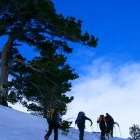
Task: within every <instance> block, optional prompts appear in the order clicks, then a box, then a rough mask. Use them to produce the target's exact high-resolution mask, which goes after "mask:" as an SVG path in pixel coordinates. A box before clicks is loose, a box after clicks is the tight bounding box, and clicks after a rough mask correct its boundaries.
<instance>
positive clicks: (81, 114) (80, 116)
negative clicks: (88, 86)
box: [75, 112, 85, 125]
mask: <svg viewBox="0 0 140 140" xmlns="http://www.w3.org/2000/svg"><path fill="white" fill-rule="evenodd" d="M84 118H85V113H84V112H79V113H78V116H77V119H76V121H75V123H76V124H77V125H78V124H83V123H84Z"/></svg>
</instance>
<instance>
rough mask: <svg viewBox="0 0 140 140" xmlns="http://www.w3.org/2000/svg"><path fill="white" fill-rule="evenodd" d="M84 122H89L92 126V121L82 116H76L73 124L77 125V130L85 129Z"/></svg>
mask: <svg viewBox="0 0 140 140" xmlns="http://www.w3.org/2000/svg"><path fill="white" fill-rule="evenodd" d="M86 120H89V121H90V122H91V125H92V121H91V119H89V118H88V117H86V116H85V115H83V116H78V117H77V119H76V121H75V124H77V126H78V128H81V129H82V128H85V121H86Z"/></svg>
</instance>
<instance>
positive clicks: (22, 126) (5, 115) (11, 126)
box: [0, 106, 124, 140]
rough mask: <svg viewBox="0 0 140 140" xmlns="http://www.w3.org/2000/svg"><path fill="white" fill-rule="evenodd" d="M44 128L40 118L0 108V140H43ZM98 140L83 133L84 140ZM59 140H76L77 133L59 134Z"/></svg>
mask: <svg viewBox="0 0 140 140" xmlns="http://www.w3.org/2000/svg"><path fill="white" fill-rule="evenodd" d="M46 128H47V123H46V120H45V119H43V118H41V117H37V116H33V115H30V114H26V113H23V112H18V111H16V110H14V109H11V108H6V107H2V106H0V140H44V138H43V137H44V135H45V130H46ZM98 139H99V133H88V132H86V133H85V140H98ZM50 140H53V138H52V137H51V138H50ZM59 140H78V131H77V130H75V129H71V130H70V132H69V134H68V135H67V136H66V135H64V134H62V132H60V135H59ZM114 140H124V139H122V138H114Z"/></svg>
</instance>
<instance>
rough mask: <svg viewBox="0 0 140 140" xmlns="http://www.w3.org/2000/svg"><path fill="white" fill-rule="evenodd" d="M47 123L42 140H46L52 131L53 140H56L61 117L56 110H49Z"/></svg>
mask: <svg viewBox="0 0 140 140" xmlns="http://www.w3.org/2000/svg"><path fill="white" fill-rule="evenodd" d="M47 122H48V131H47V134H46V135H45V137H44V139H45V140H48V139H49V136H50V135H51V134H52V131H53V130H54V140H58V129H59V127H60V124H61V117H60V113H59V111H58V110H57V109H50V110H49V111H48V112H47Z"/></svg>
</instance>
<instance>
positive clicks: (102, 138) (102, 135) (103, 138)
mask: <svg viewBox="0 0 140 140" xmlns="http://www.w3.org/2000/svg"><path fill="white" fill-rule="evenodd" d="M101 140H105V131H101Z"/></svg>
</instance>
